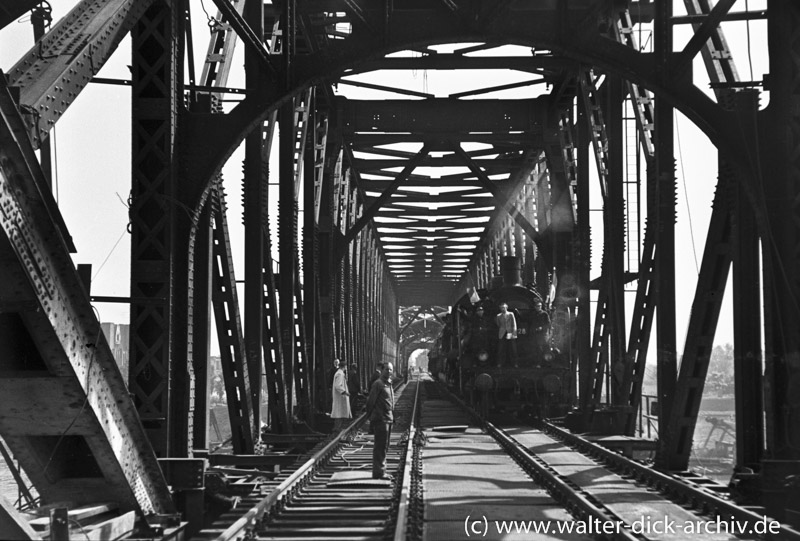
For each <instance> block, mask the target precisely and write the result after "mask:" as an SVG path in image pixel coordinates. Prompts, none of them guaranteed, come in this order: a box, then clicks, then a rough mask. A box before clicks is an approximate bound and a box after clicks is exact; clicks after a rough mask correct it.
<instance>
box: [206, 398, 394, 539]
mask: <svg viewBox="0 0 800 541" xmlns="http://www.w3.org/2000/svg"><path fill="white" fill-rule="evenodd" d="M405 387H406V384H403V385H402V386H401V387H400V388H399V389H398V393H397V394H398V398H399V396H401V395H402V394H403V392H404V391H405ZM366 416H367V414H366V412H365V413H362V414H361V415H359V416H358V417H357V418H356V419H354V420H353V422H352V423H350V424H349V425H348V426H347V428H345V429H344V430H342V431H341V432H340V433H339V434H338V435H337V436H336V437H335V438H333V439H332V440H331V441H330V442H328V444H327V445H325V447H323V448H322V449H320V450H319V451H317V452H316V453H314V455H313V456H312V457H311V458H309V459H308V460H307V461H306V462H305V463H303V465H302V466H300V467H299V468H298V469H297V470H295V471H294V472H293V473H292V474H291V475H290V476H289V477H287V478H286V479H284V480H283V482H281V484H279V485H278V486H277V487H275V488H274V489H273V490H272V492H270V493H269V494H268V495H267V496H266V497H265V498H264V499H262V500H261V501H259V502H258V503H257V504H256V505H254V506H253V507H252V508H250V509H249V510H248V511H247V512H246V513H245V514H244V515H242V516H241V517H239V518H238V519H237V520H236V521H235V522H234V523H233V524H231V525H230V526H228V527H227V528H226V529H225V531H223V532H222V533H220V534H219V535H218V536H217V537H215V538H214V541H232V540H240V539H248V538H249V537H248V536H249V535H250V531H251V530H252V529H253V528H255V527H256V526H257V524H258V522H259V521H260V520H261V519H262V518H263V517H264V515H266V514H267V513H268V512H269V511H270V510H272V508H273V507H274V506H275V504H277V503H278V502H280V501H281V500H282V499H283V498H284V497H285V496H286V495H287V494H291V493H293V492H295V491H296V490H297V489H298V488H299V485H300V484H301V483H303V482H305V481H307V480H309V479H310V477H311V476H312V475H313V474H314V473H316V471H317V470H318V469H319V468H320V466H322V465H324V464H325V463H326V462H327V461H328V460H329V459H330V457H331V455H333V454H334V453H335V452H336V450H337V449H338V447H339V446H340V445H341V444H342V443H343V439H344V437H345V436H346V435H347V434H349V433H350V432H351V431H352V430H353V429H354V428H357V427H358V426H360V425H361V424H362V423H363V422H364V421H365V420H366Z"/></svg>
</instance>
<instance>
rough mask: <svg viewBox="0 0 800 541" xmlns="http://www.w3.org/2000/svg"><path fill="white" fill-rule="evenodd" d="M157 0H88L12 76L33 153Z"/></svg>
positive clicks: (23, 61) (65, 18) (34, 49)
mask: <svg viewBox="0 0 800 541" xmlns="http://www.w3.org/2000/svg"><path fill="white" fill-rule="evenodd" d="M152 3H153V0H83V1H81V2H79V3H78V4H77V5H76V6H75V7H74V8H73V9H72V11H70V12H69V13H68V14H67V15H66V16H65V17H64V18H63V19H61V20H60V21H59V22H58V23H57V24H56V25H55V26H54V27H53V28H52V29H51V30H50V31H49V32H48V33H47V35H45V36H44V38H43V39H42V40H40V41H39V42H38V43H37V44H36V45H35V46H34V47H33V48H32V49H31V50H30V51H28V52H27V53H26V54H25V56H23V57H22V58H21V59H20V60H19V62H17V63H16V64H15V65H14V67H12V68H11V70H10V71H9V73H8V77H9V85H10V86H16V87H19V88H20V100H19V105H20V109H21V110H22V111H23V113H24V114H25V121H26V124H27V125H28V127H29V130H30V132H29V133H30V138H31V141H32V142H33V145H34V148H38V147H39V145H40V144H41V143H42V141H44V140H45V139H47V136H48V134H49V132H50V130H51V129H52V127H53V126H54V125H55V123H56V122H57V121H58V119H59V118H61V116H62V115H63V114H64V113H65V112H66V110H67V108H68V107H69V106H70V105H71V104H72V102H73V101H74V100H75V98H77V97H78V94H80V93H81V91H82V90H83V89H84V88H85V87H86V85H88V84H89V81H90V80H91V78H92V77H93V76H94V75H97V73H98V72H99V71H100V68H102V67H103V64H105V63H106V61H107V60H108V58H109V57H110V56H111V54H112V53H113V52H114V51H115V50H116V48H117V46H118V45H119V43H120V41H122V39H123V38H124V37H125V35H126V34H127V33H128V32H129V31H130V30H131V28H132V27H133V25H134V24H135V23H136V21H137V20H139V19H140V18H141V16H142V15H143V14H144V13H145V11H146V10H147V9H148V7H150V5H151V4H152Z"/></svg>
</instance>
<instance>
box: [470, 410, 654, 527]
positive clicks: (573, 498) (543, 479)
mask: <svg viewBox="0 0 800 541" xmlns="http://www.w3.org/2000/svg"><path fill="white" fill-rule="evenodd" d="M485 426H486V431H487V432H489V434H491V435H492V437H494V438H495V439H496V440H497V441H498V442H499V443H500V445H501V446H503V447H504V448H505V449H506V451H508V453H509V454H510V455H511V456H512V457H514V458H515V459H516V460H517V461H518V462H520V463H521V465H522V467H523V469H525V470H526V471H529V473H531V475H532V476H533V477H534V478H535V479H536V480H537V481H538V482H539V483H541V484H542V485H543V486H544V487H545V488H546V489H547V491H548V492H550V494H552V495H553V497H555V499H556V500H558V501H560V502H561V503H562V504H566V507H567V510H568V511H570V512H571V513H573V514H580V515H583V516H588V517H591V520H592V521H593V522H595V523H596V524H609V523H615V524H623V525H624V528H622V529H620V531H618V532H616V533H613V534H608V536H609V537H608V538H609V539H615V540H626V541H635V540H638V539H641V538H640V537H639V536H637V535H634V534H633V533H631V532H630V531H629V530H630V525H629V524H628V523H627V522H625V521H624V520H623V519H622V518H621V517H619V516H617V515H616V514H615V513H613V512H612V511H610V510H608V509H604V508H603V507H601V505H598V504H596V503H594V502H592V501H591V500H590V499H589V498H588V497H586V496H585V495H584V494H581V492H583V490H582V489H580V488H576V487H573V486H571V485H570V484H569V483H567V482H566V481H565V480H564V479H563V476H562V475H560V474H559V473H557V472H556V471H554V470H553V469H552V468H551V467H550V466H548V465H547V464H546V463H545V462H544V461H543V460H542V459H541V458H538V457H536V456H534V455H532V454H531V453H530V452H529V451H528V450H527V449H525V447H524V446H523V445H522V444H521V443H519V442H518V441H517V440H516V439H515V438H513V437H512V436H509V435H508V434H506V433H505V431H503V430H502V429H499V428H497V427H496V426H494V425H493V424H492V423H490V422H488V421H487V422H486V424H485ZM531 470H532V471H531Z"/></svg>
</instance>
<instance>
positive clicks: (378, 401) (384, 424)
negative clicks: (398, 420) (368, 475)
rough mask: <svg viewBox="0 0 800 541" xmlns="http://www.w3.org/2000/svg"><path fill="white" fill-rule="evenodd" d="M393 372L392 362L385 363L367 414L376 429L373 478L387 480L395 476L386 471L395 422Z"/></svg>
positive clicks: (368, 401) (369, 399) (372, 392)
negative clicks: (387, 455) (387, 454)
mask: <svg viewBox="0 0 800 541" xmlns="http://www.w3.org/2000/svg"><path fill="white" fill-rule="evenodd" d="M393 374H394V366H392V363H388V362H387V363H385V364H384V365H383V371H381V377H380V379H378V380H377V381H375V383H373V384H372V387H371V388H370V391H369V397H368V398H367V414H368V415H369V421H370V425H371V426H372V427H374V430H375V444H374V446H373V447H372V478H373V479H385V480H387V481H393V480H394V477H392V476H391V475H389V474H387V473H386V453H387V452H388V451H389V441H390V440H391V437H392V424H393V423H394V390H393V389H392V375H393Z"/></svg>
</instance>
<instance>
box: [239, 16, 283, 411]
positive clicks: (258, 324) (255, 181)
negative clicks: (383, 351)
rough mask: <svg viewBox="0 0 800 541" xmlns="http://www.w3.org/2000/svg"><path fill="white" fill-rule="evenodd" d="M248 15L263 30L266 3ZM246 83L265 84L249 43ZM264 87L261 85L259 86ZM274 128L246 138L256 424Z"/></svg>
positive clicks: (247, 277) (248, 315)
mask: <svg viewBox="0 0 800 541" xmlns="http://www.w3.org/2000/svg"><path fill="white" fill-rule="evenodd" d="M244 18H245V20H246V21H247V23H248V24H249V25H250V27H251V28H252V29H253V31H254V32H256V34H257V35H259V36H261V35H263V34H264V3H263V2H260V1H247V2H245V6H244ZM244 65H245V75H246V85H247V86H248V88H254V89H261V90H263V88H264V86H265V81H264V75H263V72H262V71H261V70H260V69H259V68H260V67H261V64H260V63H259V61H258V59H257V55H256V54H255V53H253V52H252V51H251V49H250V48H249V47H248V48H245V56H244ZM256 91H259V90H256ZM268 129H269V130H270V131H269V134H268V136H267V139H266V141H265V140H264V130H263V127H262V126H261V125H259V127H258V128H257V129H255V130H253V132H252V133H251V134H250V135H248V136H247V138H246V139H245V143H244V180H243V186H242V190H243V196H242V206H243V209H242V211H243V214H244V329H243V330H244V343H245V354H246V355H247V364H248V366H249V368H250V392H251V393H252V395H253V396H252V403H253V418H254V421H255V423H256V426H259V425H260V423H261V386H262V383H261V378H262V375H263V373H264V370H263V350H264V340H265V339H267V340H268V339H269V338H268V337H266V338H265V337H264V335H263V329H264V318H266V317H267V314H266V313H265V310H264V308H265V307H264V272H263V268H264V264H265V263H266V264H269V260H270V256H271V254H265V253H264V246H265V243H264V235H269V230H268V229H267V208H268V204H269V201H268V189H267V185H268V182H269V154H270V150H271V143H272V133H273V132H274V129H275V127H274V126H273V125H272V122H270V126H269V128H268Z"/></svg>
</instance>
